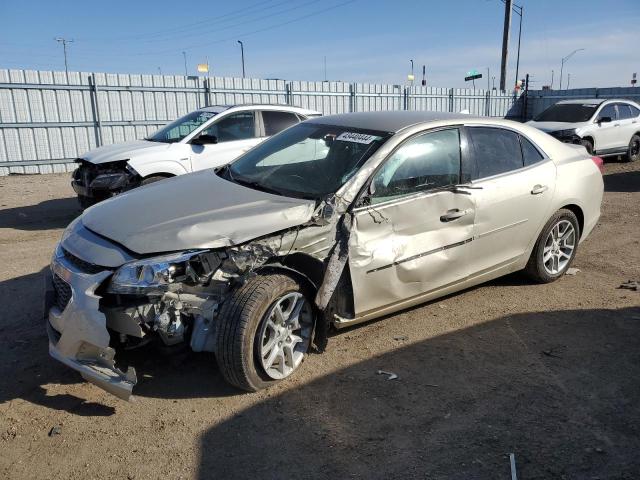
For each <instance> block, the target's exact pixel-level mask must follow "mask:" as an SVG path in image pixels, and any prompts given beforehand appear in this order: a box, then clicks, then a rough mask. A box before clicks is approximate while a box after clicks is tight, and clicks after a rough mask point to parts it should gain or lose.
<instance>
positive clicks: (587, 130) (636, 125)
mask: <svg viewBox="0 0 640 480" xmlns="http://www.w3.org/2000/svg"><path fill="white" fill-rule="evenodd" d="M527 123H528V124H529V125H531V126H532V127H536V128H539V129H540V130H542V131H544V132H547V133H548V134H549V135H551V136H553V137H555V138H557V139H558V140H560V141H562V142H565V143H578V144H582V145H584V147H585V148H586V149H587V151H588V152H589V153H590V154H592V155H598V156H601V157H604V156H609V155H626V156H627V159H628V160H629V161H630V162H634V161H637V160H638V159H640V105H638V104H637V103H635V102H631V101H629V100H616V99H614V100H602V99H581V100H563V101H561V102H558V103H556V104H555V105H553V106H551V107H549V108H547V109H546V110H545V111H544V112H542V113H541V114H540V115H538V116H537V117H535V118H534V119H533V120H531V121H529V122H527Z"/></svg>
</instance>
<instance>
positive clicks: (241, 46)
mask: <svg viewBox="0 0 640 480" xmlns="http://www.w3.org/2000/svg"><path fill="white" fill-rule="evenodd" d="M238 43H239V44H240V54H241V55H242V78H244V44H243V43H242V41H241V40H238Z"/></svg>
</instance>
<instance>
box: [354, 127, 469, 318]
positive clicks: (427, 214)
mask: <svg viewBox="0 0 640 480" xmlns="http://www.w3.org/2000/svg"><path fill="white" fill-rule="evenodd" d="M460 135H461V132H460V129H458V128H447V129H442V130H438V131H431V132H428V133H422V134H419V135H416V136H414V137H411V138H410V139H408V140H406V141H405V142H404V143H403V144H401V145H400V146H399V147H398V148H397V149H396V150H395V152H394V153H392V154H391V155H390V156H389V157H388V158H387V159H386V160H385V162H384V163H383V164H382V166H381V167H380V168H379V169H378V170H377V172H376V173H374V175H373V178H372V180H371V184H372V187H370V193H369V195H367V196H366V198H365V199H364V203H363V204H362V205H360V206H358V207H356V208H355V209H354V223H353V226H352V230H351V236H350V240H349V268H350V273H351V278H352V285H353V293H354V306H355V311H356V312H355V313H356V315H361V314H364V313H366V312H369V311H371V310H376V309H378V308H381V307H384V306H387V305H392V304H394V303H398V302H401V301H403V300H407V299H409V298H411V297H416V296H419V295H421V294H424V293H427V292H430V291H433V290H437V289H439V288H441V287H444V286H446V285H449V284H452V283H455V282H457V281H460V280H462V279H463V278H465V277H466V276H467V273H468V263H469V253H470V252H469V248H470V247H469V242H470V240H471V237H472V234H473V220H474V216H475V203H474V198H473V197H472V196H471V195H467V194H459V193H454V192H453V191H451V190H447V186H450V185H456V184H458V183H459V182H460V174H461V159H462V158H463V156H462V154H461V153H462V152H461V150H463V151H464V149H461V144H460Z"/></svg>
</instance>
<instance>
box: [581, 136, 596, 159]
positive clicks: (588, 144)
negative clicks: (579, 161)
mask: <svg viewBox="0 0 640 480" xmlns="http://www.w3.org/2000/svg"><path fill="white" fill-rule="evenodd" d="M580 145H582V146H583V147H584V148H586V149H587V153H588V154H589V155H593V141H591V140H590V139H588V138H583V139H582V140H580Z"/></svg>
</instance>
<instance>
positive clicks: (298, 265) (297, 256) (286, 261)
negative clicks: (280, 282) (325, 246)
mask: <svg viewBox="0 0 640 480" xmlns="http://www.w3.org/2000/svg"><path fill="white" fill-rule="evenodd" d="M258 271H279V272H283V273H288V274H290V275H292V276H294V277H295V278H296V279H297V280H299V281H300V282H301V283H303V284H305V285H306V286H307V287H308V288H309V289H311V290H312V291H313V292H314V294H315V293H316V292H317V291H318V288H320V285H321V284H322V280H323V278H324V262H323V261H321V260H319V259H317V258H315V257H312V256H311V255H308V254H305V253H300V252H296V253H292V254H290V255H285V256H281V257H273V258H272V259H270V260H269V261H267V262H266V263H265V264H264V265H262V266H261V267H260V268H259V269H258Z"/></svg>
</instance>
